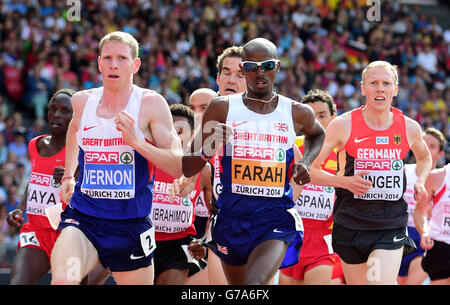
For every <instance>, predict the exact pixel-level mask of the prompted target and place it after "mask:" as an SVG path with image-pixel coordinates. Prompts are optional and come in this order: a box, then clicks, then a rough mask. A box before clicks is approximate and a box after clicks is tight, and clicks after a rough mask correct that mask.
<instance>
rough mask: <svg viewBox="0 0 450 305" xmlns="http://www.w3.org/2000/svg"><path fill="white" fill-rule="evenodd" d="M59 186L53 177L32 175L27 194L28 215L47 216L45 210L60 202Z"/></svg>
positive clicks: (38, 174)
mask: <svg viewBox="0 0 450 305" xmlns="http://www.w3.org/2000/svg"><path fill="white" fill-rule="evenodd" d="M59 186H60V185H59V184H55V182H54V180H53V176H52V175H46V174H40V173H32V174H31V176H30V183H29V184H28V193H27V214H28V215H41V216H45V209H46V208H47V207H50V206H53V205H55V204H58V203H59V202H60V199H59Z"/></svg>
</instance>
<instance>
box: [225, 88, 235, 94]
mask: <svg viewBox="0 0 450 305" xmlns="http://www.w3.org/2000/svg"><path fill="white" fill-rule="evenodd" d="M225 92H228V93H237V92H236V90H234V89H233V88H226V89H225Z"/></svg>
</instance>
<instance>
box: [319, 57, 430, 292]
mask: <svg viewBox="0 0 450 305" xmlns="http://www.w3.org/2000/svg"><path fill="white" fill-rule="evenodd" d="M361 91H362V95H363V96H365V97H366V105H364V106H362V107H360V108H358V109H355V110H352V111H350V112H347V113H344V114H343V115H341V116H339V117H337V118H336V119H334V120H333V121H332V122H331V123H330V124H329V125H328V127H327V131H326V138H325V142H324V144H323V147H322V151H321V152H320V155H319V156H318V157H317V159H316V160H315V161H314V163H313V166H312V167H311V177H312V178H311V180H312V182H313V183H315V184H318V185H329V186H334V187H336V196H337V198H336V203H335V206H334V210H333V217H334V227H333V235H332V246H333V249H334V250H335V252H336V253H337V254H338V255H339V256H340V258H341V262H342V268H343V270H344V274H345V279H346V282H347V283H348V284H366V283H367V284H394V283H395V279H396V277H397V274H398V271H399V268H400V262H401V259H402V256H403V255H405V254H408V253H410V251H411V250H414V248H415V245H414V242H413V241H412V240H411V238H409V237H408V236H407V231H406V225H407V220H408V213H407V204H406V202H405V201H404V199H403V193H404V192H405V189H406V178H405V175H404V168H403V161H402V160H403V159H404V158H405V157H406V154H407V153H408V152H409V150H410V149H411V150H412V152H413V153H414V156H415V158H416V160H417V176H418V179H417V182H416V184H415V185H414V189H415V197H416V198H424V197H426V192H425V187H424V183H425V181H426V179H427V177H428V174H429V172H430V170H431V166H432V165H431V156H430V153H429V151H428V148H427V145H426V143H425V142H424V140H423V137H422V130H421V128H420V125H419V124H418V123H417V122H415V121H413V120H411V119H409V118H407V117H406V116H403V113H402V112H401V111H400V110H398V109H396V108H393V107H392V106H391V105H392V100H393V98H394V96H396V95H397V92H398V74H397V69H396V67H395V66H392V65H391V64H390V63H388V62H384V61H375V62H372V63H371V64H369V65H368V66H367V67H366V69H364V71H363V73H362V83H361ZM349 127H350V128H349ZM335 147H336V148H337V149H338V151H339V153H338V175H337V176H333V175H331V174H328V173H326V172H324V171H322V170H320V164H321V163H322V162H323V160H324V159H325V158H326V157H327V156H328V155H329V154H330V153H331V151H332V150H333V149H334V148H335Z"/></svg>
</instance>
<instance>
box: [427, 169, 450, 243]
mask: <svg viewBox="0 0 450 305" xmlns="http://www.w3.org/2000/svg"><path fill="white" fill-rule="evenodd" d="M444 168H445V178H444V182H443V183H442V186H441V187H440V188H439V190H438V191H437V192H436V194H435V198H437V200H436V201H433V210H432V212H431V219H430V228H429V232H430V236H431V238H432V239H434V240H437V241H441V242H444V243H446V244H448V245H450V164H447V165H446V166H445V167H444ZM436 195H438V196H436Z"/></svg>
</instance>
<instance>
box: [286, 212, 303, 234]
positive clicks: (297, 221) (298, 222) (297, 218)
mask: <svg viewBox="0 0 450 305" xmlns="http://www.w3.org/2000/svg"><path fill="white" fill-rule="evenodd" d="M287 211H288V212H289V213H290V214H291V215H292V217H294V220H295V230H297V231H303V230H304V228H303V221H302V218H301V217H300V215H299V214H298V212H297V209H296V208H290V209H289V210H287Z"/></svg>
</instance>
